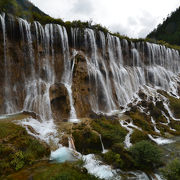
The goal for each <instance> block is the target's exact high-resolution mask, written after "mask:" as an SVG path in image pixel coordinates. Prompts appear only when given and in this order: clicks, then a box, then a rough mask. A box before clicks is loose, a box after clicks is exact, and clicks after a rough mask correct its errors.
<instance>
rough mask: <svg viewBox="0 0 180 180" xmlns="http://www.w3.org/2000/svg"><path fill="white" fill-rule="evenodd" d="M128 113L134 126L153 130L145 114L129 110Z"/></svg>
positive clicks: (149, 130)
mask: <svg viewBox="0 0 180 180" xmlns="http://www.w3.org/2000/svg"><path fill="white" fill-rule="evenodd" d="M128 114H129V116H130V117H131V119H132V120H133V123H134V124H135V125H136V126H138V127H140V128H142V129H143V130H144V131H147V132H152V131H153V126H152V124H151V121H150V117H149V116H147V115H145V114H144V113H141V112H139V111H136V112H129V113H128Z"/></svg>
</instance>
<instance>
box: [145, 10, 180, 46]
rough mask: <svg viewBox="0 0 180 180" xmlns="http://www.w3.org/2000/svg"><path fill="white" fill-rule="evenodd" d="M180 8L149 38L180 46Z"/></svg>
mask: <svg viewBox="0 0 180 180" xmlns="http://www.w3.org/2000/svg"><path fill="white" fill-rule="evenodd" d="M179 19H180V7H179V8H177V9H176V11H175V12H172V13H171V15H169V16H168V17H167V18H166V19H164V22H163V23H162V24H159V25H158V27H157V28H156V29H154V30H153V31H152V32H151V33H150V34H149V35H148V36H147V37H148V38H152V39H156V40H161V42H163V43H164V41H166V42H168V43H170V44H175V45H180V21H179Z"/></svg>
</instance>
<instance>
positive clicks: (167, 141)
mask: <svg viewBox="0 0 180 180" xmlns="http://www.w3.org/2000/svg"><path fill="white" fill-rule="evenodd" d="M148 136H149V138H150V139H151V140H152V141H154V142H155V143H156V144H158V145H163V144H170V143H173V142H174V140H171V139H166V138H163V137H159V136H155V137H153V136H152V135H150V134H149V135H148Z"/></svg>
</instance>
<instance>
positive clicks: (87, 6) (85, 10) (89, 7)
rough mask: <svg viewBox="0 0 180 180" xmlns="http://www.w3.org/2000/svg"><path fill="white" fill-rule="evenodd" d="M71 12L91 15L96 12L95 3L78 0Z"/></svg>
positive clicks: (88, 0) (89, 0) (87, 0)
mask: <svg viewBox="0 0 180 180" xmlns="http://www.w3.org/2000/svg"><path fill="white" fill-rule="evenodd" d="M71 10H72V12H73V13H77V14H81V15H91V14H92V13H93V11H94V7H93V2H92V1H91V0H77V2H76V3H75V4H74V6H73V8H72V9H71Z"/></svg>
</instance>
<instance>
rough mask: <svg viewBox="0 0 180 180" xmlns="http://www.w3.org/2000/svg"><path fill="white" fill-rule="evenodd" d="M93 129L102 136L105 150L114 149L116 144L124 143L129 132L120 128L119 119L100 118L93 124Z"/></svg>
mask: <svg viewBox="0 0 180 180" xmlns="http://www.w3.org/2000/svg"><path fill="white" fill-rule="evenodd" d="M91 126H92V128H93V129H94V130H95V131H97V132H98V133H99V134H101V136H102V140H103V143H104V146H105V148H110V147H112V145H113V144H115V143H122V142H124V139H125V136H126V134H127V131H126V129H125V128H123V127H121V126H120V123H119V120H118V119H112V120H111V119H107V118H105V117H104V118H103V117H102V118H99V119H95V120H93V121H92V123H91Z"/></svg>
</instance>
